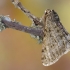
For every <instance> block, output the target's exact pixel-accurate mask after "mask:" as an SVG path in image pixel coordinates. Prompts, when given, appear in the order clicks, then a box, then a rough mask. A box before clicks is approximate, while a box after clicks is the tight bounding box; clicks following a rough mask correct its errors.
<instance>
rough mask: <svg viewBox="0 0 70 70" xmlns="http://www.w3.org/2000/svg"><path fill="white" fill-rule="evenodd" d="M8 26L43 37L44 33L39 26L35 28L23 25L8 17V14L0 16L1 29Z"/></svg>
mask: <svg viewBox="0 0 70 70" xmlns="http://www.w3.org/2000/svg"><path fill="white" fill-rule="evenodd" d="M6 28H12V29H16V30H19V31H23V32H26V33H30V34H33V35H35V36H41V37H42V35H43V31H42V29H39V28H38V29H37V28H33V27H26V26H24V25H21V23H19V22H17V21H12V20H11V19H10V17H8V16H0V31H2V30H4V29H6Z"/></svg>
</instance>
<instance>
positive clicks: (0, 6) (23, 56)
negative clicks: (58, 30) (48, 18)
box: [0, 0, 70, 70]
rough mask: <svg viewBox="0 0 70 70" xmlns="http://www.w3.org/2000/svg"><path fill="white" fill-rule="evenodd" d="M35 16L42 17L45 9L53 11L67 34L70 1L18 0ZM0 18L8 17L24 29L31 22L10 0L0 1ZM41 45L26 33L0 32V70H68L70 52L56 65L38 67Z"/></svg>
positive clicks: (69, 22)
mask: <svg viewBox="0 0 70 70" xmlns="http://www.w3.org/2000/svg"><path fill="white" fill-rule="evenodd" d="M20 1H21V2H22V4H23V5H24V6H25V7H26V8H27V9H28V10H30V11H31V13H33V14H34V15H35V16H37V17H42V15H43V13H44V11H45V9H54V10H55V11H56V12H57V13H58V15H59V17H60V19H61V22H62V24H63V25H64V27H65V28H66V30H67V31H68V32H69V33H70V0H20ZM0 15H10V17H11V19H12V20H13V19H16V20H17V21H19V22H21V23H22V24H23V25H26V26H30V25H31V23H32V22H31V20H30V19H29V18H28V17H27V16H26V15H25V14H24V13H23V12H22V11H20V10H19V9H17V8H15V7H14V5H13V4H12V3H11V0H0ZM41 48H42V45H41V44H39V43H38V41H37V40H36V39H33V38H31V36H30V35H29V34H27V33H24V32H21V31H17V30H14V29H6V30H4V31H2V32H0V70H70V52H69V53H67V54H66V55H64V56H62V57H61V58H60V60H59V61H58V62H56V63H55V64H53V65H51V66H48V67H45V66H43V65H42V63H41Z"/></svg>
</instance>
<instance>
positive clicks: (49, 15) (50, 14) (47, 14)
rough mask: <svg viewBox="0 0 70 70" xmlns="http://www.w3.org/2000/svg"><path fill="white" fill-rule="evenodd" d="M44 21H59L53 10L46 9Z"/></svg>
mask: <svg viewBox="0 0 70 70" xmlns="http://www.w3.org/2000/svg"><path fill="white" fill-rule="evenodd" d="M44 16H45V20H46V19H49V20H52V21H59V16H58V14H57V13H56V12H55V11H54V10H50V9H47V10H45V13H44Z"/></svg>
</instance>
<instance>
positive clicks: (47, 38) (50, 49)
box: [42, 13, 70, 66]
mask: <svg viewBox="0 0 70 70" xmlns="http://www.w3.org/2000/svg"><path fill="white" fill-rule="evenodd" d="M51 14H52V13H51ZM52 15H54V13H53V14H52ZM52 15H50V17H49V16H46V15H45V21H44V23H45V27H44V38H43V46H42V63H43V65H44V66H49V65H52V64H54V63H55V62H57V61H58V60H59V58H60V57H61V56H62V55H64V54H65V53H67V52H68V51H69V50H68V49H69V48H70V47H69V44H70V43H69V42H68V41H67V36H68V34H66V31H65V29H64V28H63V26H62V24H61V23H60V22H56V18H54V17H52ZM57 17H58V16H57Z"/></svg>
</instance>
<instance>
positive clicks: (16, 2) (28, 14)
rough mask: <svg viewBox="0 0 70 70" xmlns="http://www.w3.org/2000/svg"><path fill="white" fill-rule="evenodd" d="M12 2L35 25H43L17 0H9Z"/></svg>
mask: <svg viewBox="0 0 70 70" xmlns="http://www.w3.org/2000/svg"><path fill="white" fill-rule="evenodd" d="M11 1H12V3H13V4H14V5H15V6H16V7H18V8H19V9H21V11H22V12H24V13H25V14H26V15H27V16H28V17H29V18H30V19H31V20H32V21H33V22H34V23H35V24H36V25H43V24H42V23H41V21H40V19H39V18H38V17H35V16H34V15H33V14H31V12H30V11H29V10H27V9H26V8H25V7H24V6H23V5H22V4H21V2H19V0H11Z"/></svg>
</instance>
